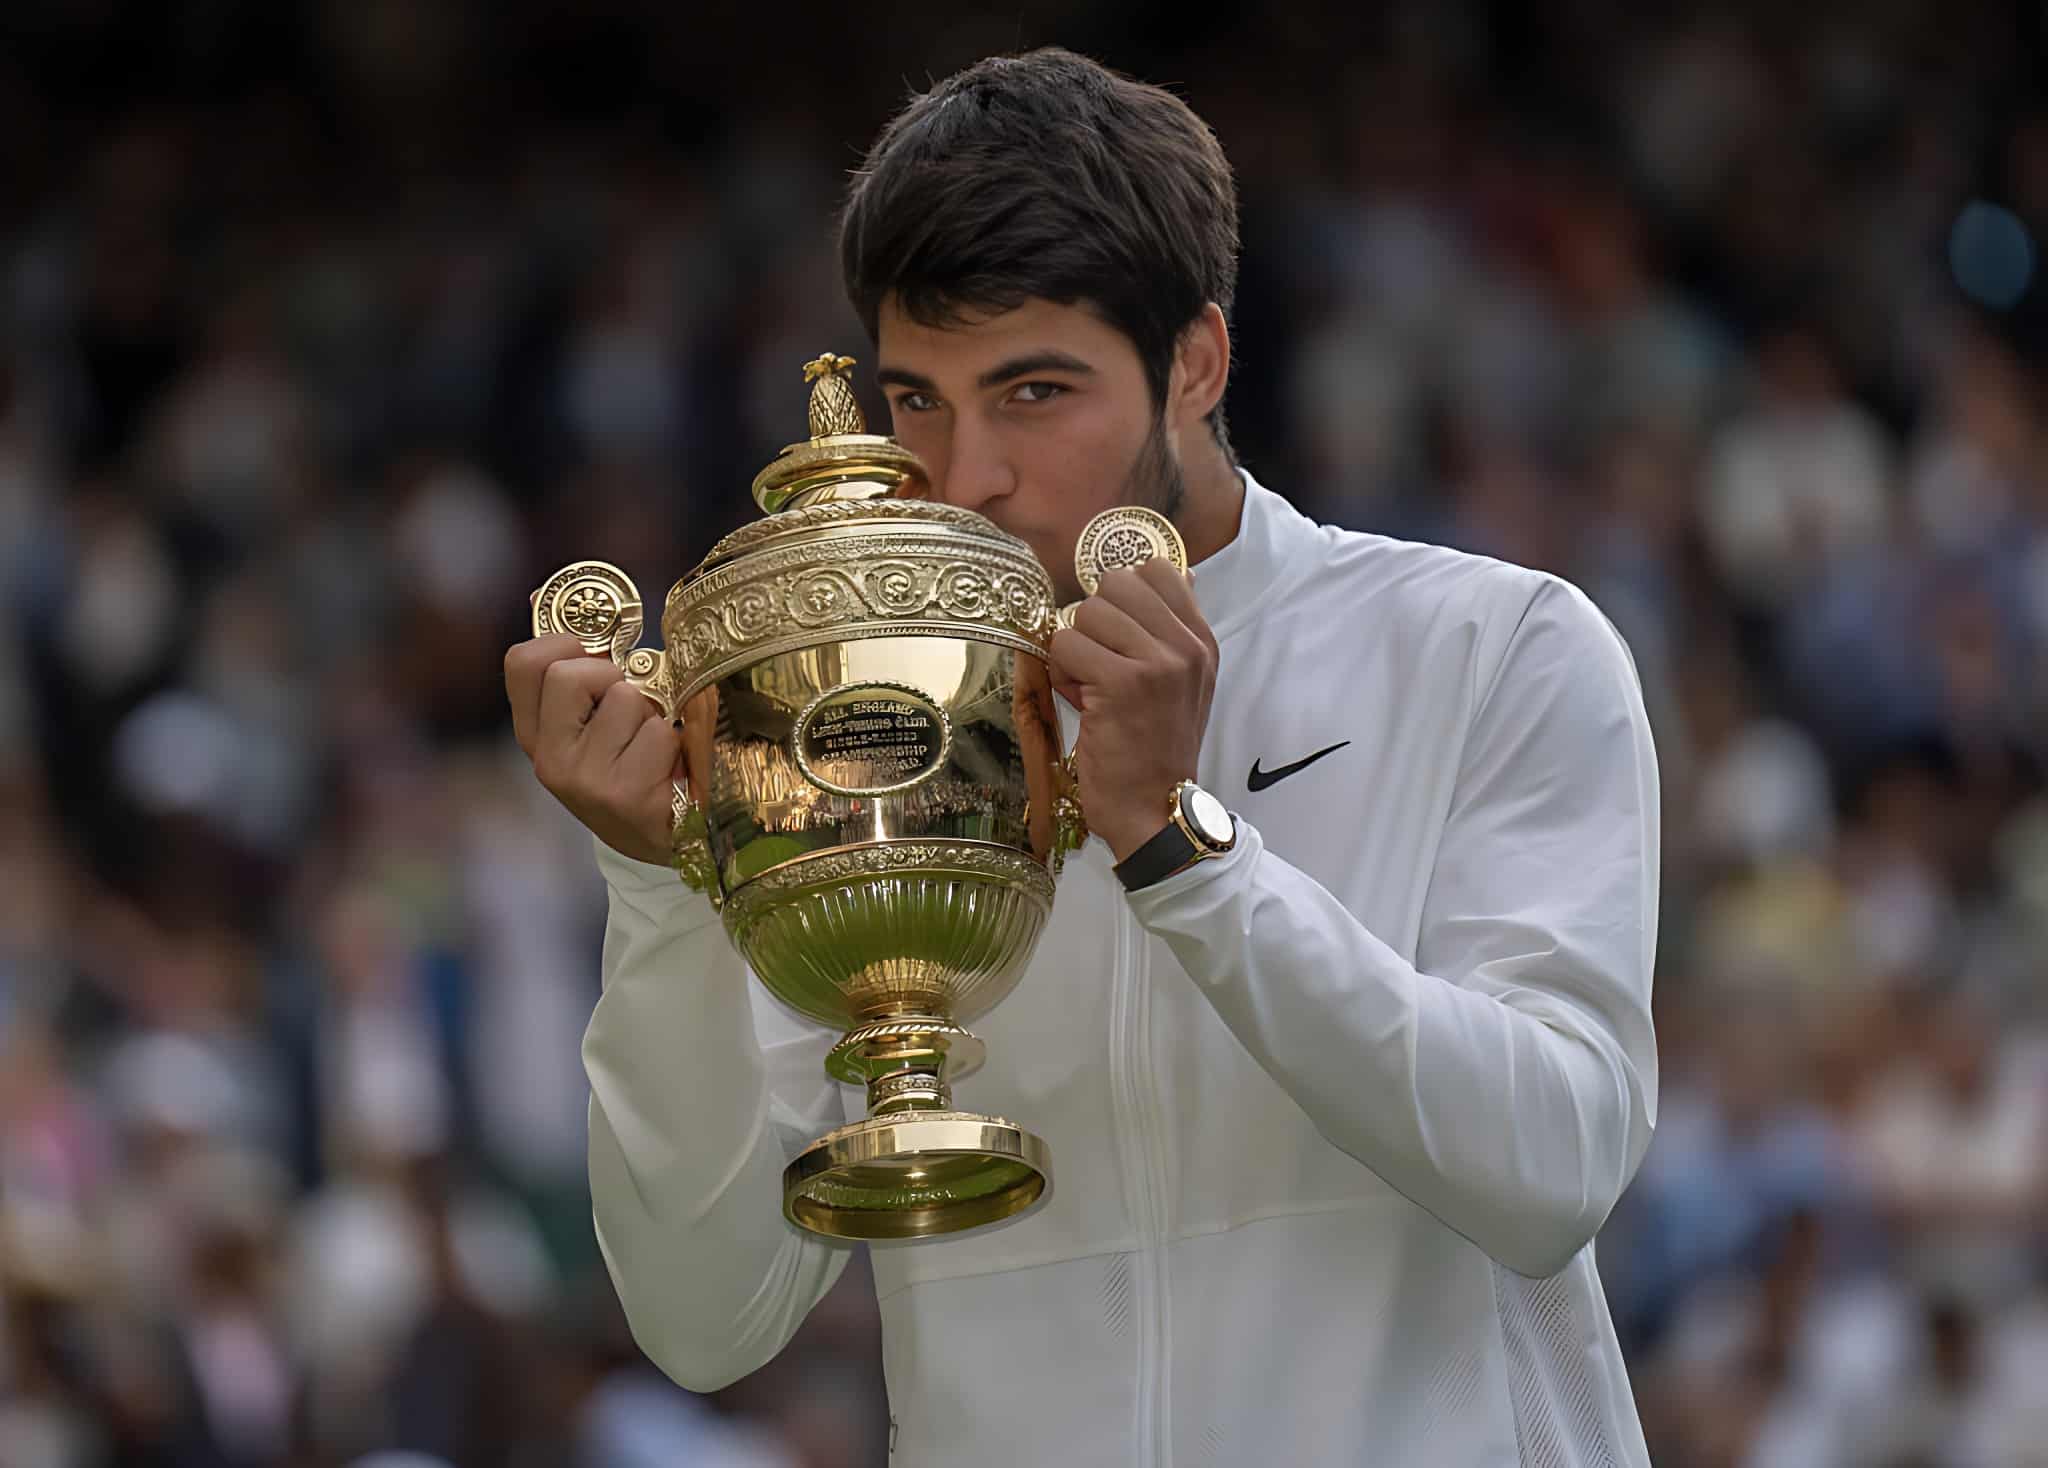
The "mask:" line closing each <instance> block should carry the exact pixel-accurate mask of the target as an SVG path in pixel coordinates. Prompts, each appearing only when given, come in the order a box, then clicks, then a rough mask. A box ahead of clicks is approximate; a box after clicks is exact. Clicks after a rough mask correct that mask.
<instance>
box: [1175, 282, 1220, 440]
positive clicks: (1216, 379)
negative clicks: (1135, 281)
mask: <svg viewBox="0 0 2048 1468" xmlns="http://www.w3.org/2000/svg"><path fill="white" fill-rule="evenodd" d="M1229 381H1230V327H1229V325H1228V324H1227V323H1226V322H1225V321H1224V319H1223V308H1222V307H1220V306H1218V305H1217V304H1216V303H1215V302H1214V301H1211V302H1209V304H1208V305H1206V306H1204V307H1203V308H1202V314H1201V315H1199V316H1197V317H1196V318H1195V319H1194V320H1193V321H1191V322H1189V323H1188V326H1187V330H1185V331H1183V332H1182V333H1181V334H1180V342H1179V344H1178V345H1177V346H1176V347H1175V348H1174V353H1173V374H1172V377H1171V378H1170V379H1169V381H1168V383H1167V389H1166V421H1167V424H1168V425H1169V426H1170V427H1171V428H1172V429H1173V430H1174V431H1175V432H1176V433H1178V432H1180V431H1182V430H1185V429H1192V428H1194V427H1196V426H1197V425H1199V424H1200V423H1201V422H1202V420H1203V419H1205V418H1207V417H1208V416H1209V414H1210V413H1211V412H1213V411H1214V410H1215V407H1216V405H1217V404H1218V403H1220V402H1222V401H1223V389H1224V387H1225V385H1226V384H1228V383H1229Z"/></svg>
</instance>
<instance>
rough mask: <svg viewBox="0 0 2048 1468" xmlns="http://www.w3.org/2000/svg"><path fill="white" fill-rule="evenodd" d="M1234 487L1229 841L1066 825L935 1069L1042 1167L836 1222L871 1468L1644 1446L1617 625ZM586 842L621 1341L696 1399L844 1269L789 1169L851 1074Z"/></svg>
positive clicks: (642, 874) (1652, 814) (1523, 1456)
mask: <svg viewBox="0 0 2048 1468" xmlns="http://www.w3.org/2000/svg"><path fill="white" fill-rule="evenodd" d="M1247 485H1248V493H1247V498H1246V503H1245V513H1244V518H1243V521H1242V524H1241V527H1240V530H1239V534H1238V537H1237V539H1236V540H1235V541H1234V542H1232V543H1231V544H1230V545H1229V546H1228V547H1226V548H1225V549H1224V550H1223V551H1221V552H1219V553H1218V554H1217V555H1215V556H1214V557H1212V558H1211V559H1210V560H1208V561H1205V562H1203V563H1202V564H1201V565H1200V566H1198V567H1197V568H1196V572H1195V593H1196V597H1197V599H1198V600H1199V602H1200V604H1201V607H1202V611H1203V613H1204V615H1205V616H1207V617H1208V618H1209V620H1210V624H1211V626H1212V627H1213V628H1214V630H1215V633H1216V637H1217V641H1218V643H1219V644H1220V646H1221V649H1222V657H1221V665H1220V671H1219V673H1218V677H1217V686H1216V697H1215V704H1214V711H1213V713H1212V714H1211V716H1210V723H1209V729H1208V733H1207V737H1206V738H1205V740H1204V742H1203V746H1202V754H1201V767H1200V771H1199V779H1200V782H1201V783H1202V784H1203V785H1204V786H1205V787H1206V788H1208V789H1209V790H1211V791H1212V792H1214V793H1215V794H1216V795H1218V796H1219V797H1221V798H1222V799H1223V801H1224V802H1225V804H1227V805H1228V806H1230V807H1231V809H1232V810H1233V811H1235V812H1236V814H1237V817H1238V823H1239V826H1238V829H1239V840H1238V843H1237V846H1236V848H1235V849H1234V850H1233V851H1232V852H1231V853H1230V854H1229V855H1227V856H1225V857H1223V858H1222V859H1219V860H1215V861H1209V862H1203V863H1200V864H1198V865H1197V866H1195V867H1193V868H1190V869H1189V870H1188V871H1185V872H1183V873H1180V874H1178V875H1176V876H1174V877H1171V878H1169V879H1167V880H1166V881H1164V882H1162V883H1160V884H1158V885H1157V886H1155V887H1152V888H1149V889H1147V890H1145V891H1143V892H1140V893H1138V894H1135V895H1132V896H1126V895H1125V893H1124V891H1123V890H1122V888H1121V887H1120V886H1119V885H1118V883H1117V881H1116V879H1115V877H1114V876H1113V875H1112V874H1111V871H1110V866H1111V860H1112V859H1111V857H1110V855H1109V853H1108V852H1107V851H1106V850H1105V849H1104V848H1103V846H1102V844H1101V843H1100V842H1099V841H1097V842H1092V843H1090V845H1089V846H1088V847H1087V848H1086V849H1085V850H1084V851H1083V852H1081V853H1080V854H1078V855H1077V856H1076V857H1075V858H1073V859H1070V860H1069V862H1068V864H1067V869H1066V873H1065V875H1064V876H1063V877H1062V878H1061V880H1060V884H1059V895H1058V899H1057V902H1056V905H1055V908H1054V912H1053V916H1052V919H1051V922H1050V923H1049V924H1048V926H1047V929H1046V933H1045V936H1044V937H1043V939H1042V940H1041V941H1040V944H1039V947H1038V951H1037V953H1036V955H1035V956H1034V958H1033V960H1032V963H1031V967H1030V969H1029V971H1028V972H1027V973H1026V975H1025V977H1024V979H1023V981H1022V983H1021V984H1020V985H1019V986H1018V988H1017V990H1016V992H1015V993H1013V994H1012V995H1011V996H1010V997H1009V998H1008V999H1006V1000H1004V1001H1003V1003H1002V1004H1000V1005H999V1006H998V1007H997V1008H996V1009H995V1010H994V1012H992V1013H991V1014H990V1015H988V1016H987V1017H985V1018H984V1019H982V1020H980V1021H978V1022H977V1024H976V1025H975V1029H976V1031H977V1033H979V1034H980V1035H981V1036H983V1038H985V1039H986V1040H987V1042H988V1063H987V1065H986V1066H985V1067H984V1068H983V1069H982V1070H980V1071H978V1072H976V1073H974V1074H972V1075H970V1076H968V1077H967V1078H966V1079H965V1080H963V1081H961V1082H960V1083H959V1085H958V1086H957V1088H956V1091H955V1098H956V1102H957V1104H959V1105H960V1106H961V1107H963V1108H965V1109H970V1110H975V1111H983V1112H994V1113H997V1114H1000V1115H1003V1116H1007V1117H1009V1118H1011V1119H1013V1120H1015V1121H1017V1122H1019V1123H1020V1124H1022V1125H1024V1126H1025V1127H1027V1128H1029V1129H1031V1130H1033V1131H1035V1132H1037V1133H1038V1134H1039V1135H1040V1136H1042V1137H1043V1138H1044V1139H1045V1141H1046V1143H1047V1144H1048V1145H1049V1147H1050V1148H1051V1152H1052V1165H1053V1175H1054V1187H1053V1191H1052V1196H1051V1198H1050V1201H1048V1202H1047V1203H1045V1204H1043V1205H1041V1206H1040V1207H1038V1208H1037V1209H1035V1210H1033V1211H1032V1212H1030V1213H1028V1214H1026V1215H1024V1216H1022V1217H1020V1218H1018V1219H1015V1220H1012V1221H1011V1222H1008V1223H1005V1224H1002V1225H998V1226H996V1227H993V1228H988V1229H984V1230H981V1231H979V1232H973V1233H968V1234H964V1235H960V1236H957V1237H953V1238H947V1239H937V1240H925V1241H920V1242H915V1243H907V1244H878V1245H875V1246H873V1250H874V1253H873V1261H874V1274H875V1284H876V1290H877V1293H878V1295H879V1297H880V1302H881V1313H882V1330H883V1348H884V1360H885V1365H886V1370H887V1376H888V1383H889V1398H890V1409H891V1415H892V1420H893V1426H892V1431H891V1437H892V1451H893V1454H894V1456H893V1457H892V1459H891V1462H892V1464H900V1465H903V1468H1002V1465H1018V1468H1024V1465H1032V1468H1037V1465H1044V1464H1050V1463H1057V1464H1060V1465H1062V1468H1097V1465H1099V1468H1155V1465H1161V1468H1163V1465H1177V1468H1195V1465H1212V1464H1213V1465H1237V1464H1253V1463H1259V1464H1264V1463H1284V1464H1312V1465H1324V1464H1330V1465H1338V1464H1343V1465H1365V1464H1370V1465H1385V1464H1403V1465H1405V1464H1415V1465H1427V1468H1465V1465H1473V1468H1477V1465H1482V1464H1485V1465H1493V1464H1519V1465H1524V1468H1567V1465H1614V1464H1644V1463H1646V1462H1647V1456H1646V1454H1645V1451H1644V1447H1643V1439H1642V1432H1641V1428H1640V1426H1639V1425H1638V1422H1637V1418H1636V1412H1635V1406H1634V1403H1633V1400H1632V1399H1631V1396H1630V1392H1629V1386H1628V1380H1627V1377H1626V1374H1625V1372H1624V1369H1623V1364H1622V1359H1621V1354H1620V1351H1619V1349H1618V1347H1617V1345H1616V1343H1615V1337H1614V1330H1613V1327H1612V1324H1611V1323H1610V1320H1609V1317H1608V1312H1607V1307H1606V1303H1605V1300H1604V1298H1603V1296H1602V1293H1601V1289H1600V1283H1599V1279H1598V1277H1597V1276H1596V1274H1595V1272H1594V1265H1593V1251H1592V1249H1591V1247H1590V1244H1591V1240H1592V1238H1593V1235H1594V1233H1595V1231H1596V1230H1597V1229H1598V1228H1599V1227H1600V1225H1601V1223H1602V1221H1603V1220H1604V1219H1605V1218H1606V1217H1607V1214H1608V1211H1609V1209H1610V1208H1612V1206H1613V1205H1614V1202H1615V1199H1616V1198H1617V1197H1618V1196H1619V1195H1620V1193H1621V1191H1622V1189H1623V1188H1624V1187H1625V1186H1626V1185H1627V1183H1628V1181H1629V1179H1630V1177H1631V1176H1632V1175H1633V1174H1634V1172H1635V1169H1636V1165H1637V1163H1638V1162H1639V1161H1640V1160H1641V1158H1642V1155H1643V1149H1644V1147H1645V1146H1646V1145H1647V1143H1648V1142H1649V1138H1650V1131H1651V1127H1652V1124H1653V1122H1654V1120H1655V1115H1656V1103H1657V1059H1656V1050H1655V1045H1654V1041H1653V1038H1652V1034H1651V1028H1650V976H1651V967H1652V955H1653V951H1654V948H1655V944H1656V913H1657V856H1658V827H1657V811H1658V794H1657V772H1656V760H1655V754H1654V751H1653V750H1652V747H1651V743H1650V736H1649V732H1648V724H1647V720H1646V719H1645V716H1644V712H1643V706H1642V701H1641V698H1640V695H1639V692H1638V688H1637V682H1636V677H1635V672H1634V668H1633V665H1632V663H1631V661H1630V658H1629V655H1628V652H1627V650H1626V648H1625V647H1624V646H1623V644H1622V642H1621V640H1620V638H1619V637H1618V636H1617V635H1616V634H1615V632H1614V631H1613V629H1612V627H1611V626H1610V625H1609V624H1608V622H1607V621H1606V620H1605V619H1604V618H1603V617H1602V616H1601V615H1600V613H1599V612H1598V611H1597V610H1596V609H1595V608H1594V607H1593V605H1592V604H1591V603H1590V602H1589V601H1587V599H1586V598H1585V597H1584V596H1583V595H1582V594H1581V593H1579V592H1578V591H1577V590H1575V589H1574V588H1572V587H1571V586H1569V585H1568V584H1566V583H1564V582H1562V581H1559V580H1557V579H1556V578H1554V577H1551V576H1547V575H1544V574H1541V573H1538V572H1534V571H1528V570H1523V569H1519V568H1516V567H1511V566H1508V565H1504V564H1502V563H1499V562H1496V561H1490V560H1486V559H1483V558H1480V557H1476V556H1469V555H1464V554H1460V553H1458V552H1454V551H1448V550H1442V549H1437V548H1434V547H1428V546H1422V545H1415V544H1408V543H1404V542H1400V541H1394V540H1389V539H1384V538H1380V537H1376V536H1369V535H1359V534H1352V533H1349V532H1344V531H1339V530H1334V529H1330V528H1327V527H1323V526H1318V525H1316V524H1314V523H1313V522H1311V521H1309V520H1307V519H1305V518H1303V517H1302V516H1301V515H1299V514H1297V513H1296V512H1295V511H1294V510H1293V509H1292V508H1291V507H1290V506H1289V505H1288V504H1287V503H1286V502H1285V501H1284V500H1282V499H1280V498H1279V497H1278V496H1276V495H1274V494H1272V493H1270V492H1268V491H1266V490H1264V489H1262V488H1260V487H1259V486H1258V485H1257V484H1255V483H1252V482H1251V481H1250V479H1249V478H1247ZM1064 712H1066V713H1068V714H1069V715H1070V714H1071V711H1070V710H1065V711H1064ZM1071 727H1072V726H1071V724H1070V726H1069V732H1070V734H1071ZM1339 744H1341V746H1342V747H1341V748H1339V749H1337V750H1335V751H1334V752H1333V753H1330V754H1328V755H1326V756H1325V757H1323V758H1321V759H1319V760H1317V761H1315V762H1314V763H1313V764H1311V765H1308V766H1306V767H1304V768H1302V769H1301V770H1299V771H1298V772H1296V773H1293V774H1291V775H1288V776H1287V777H1286V778H1285V779H1283V780H1282V781H1280V782H1278V783H1274V784H1271V785H1268V786H1266V788H1263V789H1261V790H1259V791H1257V792H1252V791H1250V790H1249V788H1248V787H1249V783H1250V782H1249V780H1248V776H1249V775H1250V773H1251V770H1252V768H1253V765H1254V762H1257V763H1258V765H1259V766H1260V767H1261V769H1262V770H1264V771H1266V772H1268V773H1270V772H1271V771H1273V770H1274V769H1276V768H1279V767H1284V766H1286V765H1288V764H1291V763H1293V762H1294V761H1296V760H1300V759H1302V758H1304V757H1305V756H1308V755H1311V754H1313V753H1315V752H1316V751H1318V750H1321V749H1324V748H1325V747H1326V746H1329V745H1339ZM1260 783H1262V784H1263V781H1262V782H1260ZM1162 795H1163V792H1162ZM599 858H600V864H601V866H602V868H603V870H604V872H605V875H606V878H607V880H608V882H609V884H610V889H611V920H610V925H609V927H608V929H607V932H606V935H605V949H604V994H603V997H602V999H601V1000H600V1002H599V1003H598V1006H597V1010H596V1013H595V1015H594V1017H593V1018H592V1020H591V1024H590V1029H589V1033H588V1035H587V1037H586V1039H585V1042H584V1060H585V1063H586V1066H587V1068H588V1070H589V1074H590V1079H591V1084H592V1087H593V1091H592V1097H591V1108H590V1181H591V1190H592V1194H593V1197H594V1199H595V1217H596V1225H597V1233H598V1238H599V1241H600V1243H601V1245H602V1247H603V1250H604V1255H605V1258H606V1260H607V1261H608V1263H609V1266H610V1269H611V1272H612V1277H613V1279H614V1281H615V1282H616V1284H617V1286H618V1290H619V1294H620V1296H621V1298H622V1299H623V1301H624V1303H625V1307H626V1313H627V1315H628V1317H629V1319H630V1320H631V1322H632V1326H633V1330H634V1334H635V1335H636V1337H637V1338H638V1340H639V1342H640V1344H641V1346H642V1347H643V1348H644V1349H645V1350H646V1351H647V1353H648V1355H649V1356H651V1357H652V1358H653V1359H654V1361H655V1362H657V1363H658V1364H659V1365H660V1366H661V1367H662V1368H663V1369H664V1370H666V1371H667V1372H668V1373H669V1374H670V1375H672V1376H673V1377H674V1378H675V1379H676V1380H677V1381H679V1382H681V1383H683V1384H684V1385H686V1386H689V1387H692V1388H696V1389H698V1390H709V1389H712V1388H715V1387H718V1386H720V1385H723V1384H724V1383H727V1382H730V1381H732V1380H733V1379H735V1378H737V1377H739V1376H742V1375H744V1374H746V1373H747V1372H749V1371H752V1370H754V1369H755V1368H756V1367H758V1366H760V1365H761V1364H762V1363H764V1362H766V1361H767V1360H768V1359H769V1358H770V1357H772V1356H773V1355H774V1354H775V1353H776V1352H777V1351H778V1350H780V1349H781V1347H782V1345H783V1343H784V1342H785V1341H787V1340H788V1339H789V1337H790V1335H791V1333H792V1332H793V1331H795V1329H796V1327H797V1325H798V1324H799V1323H800V1322H801V1321H802V1320H803V1318H804V1315H805V1314H806V1312H808V1311H809V1310H810V1308H811V1306H812V1305H813V1304H814V1303H815V1302H816V1301H817V1299H818V1297H819V1296H820V1295H821V1294H822V1293H823V1292H824V1291H825V1290H826V1289H827V1288H828V1287H829V1286H830V1285H831V1284H832V1282H833V1280H834V1279H835V1278H837V1276H838V1273H839V1271H840V1269H841V1267H842V1266H843V1265H844V1264H845V1262H846V1259H847V1254H848V1249H847V1247H846V1246H840V1245H835V1244H832V1243H827V1242H823V1241H820V1240H818V1239H815V1238H812V1237H810V1236H808V1235H806V1234H804V1233H802V1232H800V1231H799V1230H797V1229H796V1228H794V1227H792V1226H791V1225H789V1224H787V1223H785V1222H783V1220H782V1216H781V1212H780V1199H781V1186H780V1177H781V1172H782V1168H783V1164H784V1163H785V1162H786V1161H787V1160H788V1159H789V1157H790V1156H792V1155H793V1154H794V1153H795V1152H796V1151H797V1150H798V1149H800V1148H801V1147H803V1146H804V1145H805V1144H806V1143H808V1142H809V1141H811V1140H812V1139H813V1138H814V1137H815V1136H817V1135H818V1134H819V1133H821V1132H823V1131H825V1130H826V1129H827V1128H828V1127H831V1126H835V1125H838V1124H839V1123H840V1122H842V1121H843V1120H844V1119H846V1118H847V1117H848V1116H853V1117H858V1116H859V1115H861V1114H862V1099H861V1094H860V1093H859V1092H856V1091H851V1090H848V1091H845V1092H844V1093H842V1091H841V1089H840V1088H839V1087H838V1086H837V1085H836V1084H834V1083H832V1082H830V1081H828V1080H827V1079H826V1077H825V1074H824V1071H823V1069H822V1068H821V1067H822V1062H823V1059H824V1054H825V1050H826V1047H827V1045H828V1044H829V1043H830V1042H831V1040H832V1039H834V1038H836V1036H833V1035H828V1034H827V1033H826V1032H824V1031H823V1030H821V1029H819V1028H818V1027H817V1026H815V1025H813V1024H811V1023H810V1022H808V1021H805V1020H802V1019H799V1018H796V1017H795V1016H793V1015H792V1014H791V1013H790V1012H788V1011H786V1010H784V1009H783V1008H782V1007H781V1006H780V1005H779V1004H778V1003H777V1001H775V1000H774V999H772V998H770V997H769V996H768V995H767V994H766V993H765V991H763V990H762V989H761V987H760V986H759V985H758V984H757V983H755V982H754V981H752V980H751V979H750V978H749V976H748V975H747V974H746V972H745V970H744V968H743V966H742V964H741V963H740V960H739V959H738V957H737V956H736V955H735V954H734V952H733V951H732V949H731V948H730V947H729V946H728V944H727V942H726V939H725V935H724V932H723V930H722V929H721V928H720V926H719V924H718V921H717V919H716V918H715V917H714V915H713V913H712V910H711V907H710V905H709V903H708V902H707V901H706V900H705V899H704V898H702V897H699V896H697V895H695V894H693V893H690V892H689V891H687V890H686V889H684V888H683V887H682V886H681V884H680V883H678V882H677V880H676V878H675V877H674V875H673V874H672V873H670V872H668V871H667V870H666V869H664V868H660V867H651V866H645V865H642V864H639V863H636V862H631V861H628V860H626V859H624V858H622V857H620V856H618V855H616V854H615V853H612V852H610V851H609V850H607V849H604V848H602V847H600V849H599Z"/></svg>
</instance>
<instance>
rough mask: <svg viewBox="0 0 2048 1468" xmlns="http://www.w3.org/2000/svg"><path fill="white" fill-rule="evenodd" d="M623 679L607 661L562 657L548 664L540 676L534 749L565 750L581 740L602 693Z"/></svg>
mask: <svg viewBox="0 0 2048 1468" xmlns="http://www.w3.org/2000/svg"><path fill="white" fill-rule="evenodd" d="M625 676H626V675H625V673H624V672H623V671H621V670H620V668H619V665H618V664H617V663H615V662H613V661H612V660H611V659H610V658H591V657H582V658H563V659H562V660H561V661H559V662H554V663H550V664H548V669H547V672H546V673H544V674H543V675H542V677H541V686H540V718H539V719H538V720H537V721H536V722H535V726H534V747H535V748H536V749H555V748H559V749H567V748H568V747H569V746H570V745H572V744H574V743H575V742H576V741H577V740H579V739H581V738H582V737H583V727H584V725H586V724H588V723H589V722H590V719H591V716H592V714H593V712H594V711H595V710H596V708H597V702H598V700H599V699H600V698H602V697H604V691H605V690H606V689H607V688H609V687H611V686H612V684H614V683H617V682H619V681H621V680H622V679H623V678H624V677H625Z"/></svg>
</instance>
